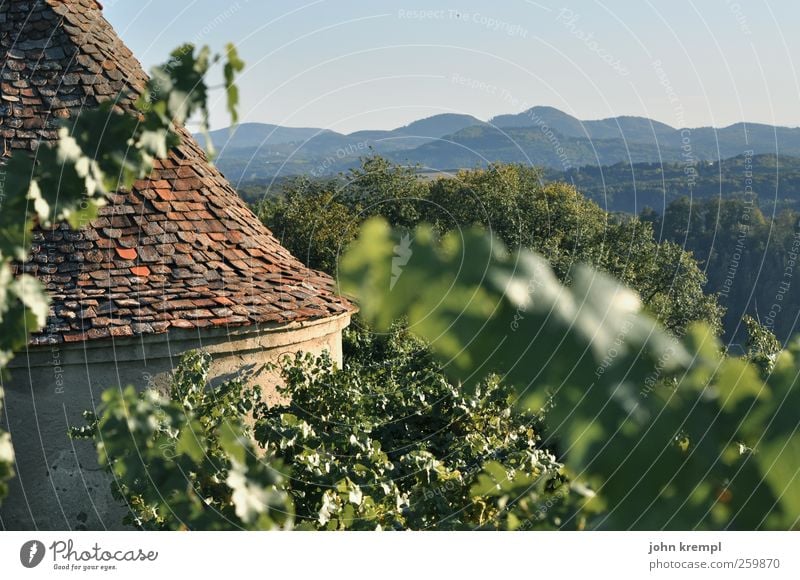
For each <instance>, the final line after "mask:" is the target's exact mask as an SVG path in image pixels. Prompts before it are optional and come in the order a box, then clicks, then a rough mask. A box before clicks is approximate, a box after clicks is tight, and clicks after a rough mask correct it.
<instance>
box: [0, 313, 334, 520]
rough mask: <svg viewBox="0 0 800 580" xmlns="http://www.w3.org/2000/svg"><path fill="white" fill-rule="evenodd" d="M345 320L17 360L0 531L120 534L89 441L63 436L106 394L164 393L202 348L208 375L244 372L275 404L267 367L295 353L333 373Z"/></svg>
mask: <svg viewBox="0 0 800 580" xmlns="http://www.w3.org/2000/svg"><path fill="white" fill-rule="evenodd" d="M349 321H350V316H349V314H346V315H340V316H338V317H334V318H327V319H324V320H321V321H312V322H305V323H298V324H294V325H288V326H283V327H265V326H261V327H247V328H242V329H237V330H235V331H234V330H232V331H230V332H229V331H226V330H225V329H219V328H217V329H212V330H207V329H206V330H203V331H177V330H173V331H171V332H169V333H166V334H160V335H142V336H137V337H132V338H125V339H117V340H114V341H109V340H96V341H88V342H81V343H76V344H69V345H67V344H59V345H55V346H53V347H48V346H38V347H35V348H30V349H29V350H28V351H27V352H21V353H19V354H18V355H17V357H16V358H15V360H14V362H13V364H12V367H11V368H10V373H11V378H10V380H6V381H5V383H4V385H3V386H4V389H5V395H6V396H5V408H4V413H3V415H4V416H3V417H1V418H0V423H2V424H3V425H4V427H6V428H7V429H8V431H9V432H10V433H11V437H12V441H13V443H14V448H15V451H16V457H17V466H16V471H17V477H16V478H14V479H13V480H12V481H11V493H10V494H9V496H8V497H7V498H6V500H5V502H4V503H3V506H2V508H0V529H7V530H31V529H43V530H75V529H119V528H121V520H122V516H123V515H124V511H125V508H124V506H120V505H118V504H117V503H116V502H115V501H114V500H113V498H112V497H111V494H110V491H109V480H108V478H107V476H106V475H105V473H104V472H103V471H101V470H100V468H99V466H98V465H97V460H96V452H95V449H94V446H93V444H92V443H91V442H89V441H73V440H71V439H69V438H68V436H67V431H68V429H69V427H71V426H80V425H83V424H84V419H83V417H82V412H83V411H84V410H86V409H93V408H94V407H95V406H96V405H97V404H99V402H100V394H101V393H102V391H104V390H105V389H107V388H109V387H112V386H117V385H129V384H130V385H134V386H136V387H137V388H138V389H144V388H147V387H154V388H163V387H164V386H165V385H166V384H167V383H168V380H169V375H170V372H171V370H172V369H173V368H174V367H175V365H176V363H177V361H178V360H179V358H180V355H181V354H182V353H184V352H186V351H187V350H191V349H203V350H205V351H206V352H209V353H210V354H211V355H212V357H213V363H212V367H211V376H212V377H214V378H215V380H217V381H219V380H224V379H227V378H232V377H233V376H234V375H235V374H236V373H238V372H245V373H247V376H248V382H249V383H250V384H259V385H261V386H262V387H264V388H265V397H266V399H267V400H268V401H269V402H273V403H274V402H275V401H276V400H277V397H276V394H275V391H274V386H275V385H276V383H277V377H276V376H275V375H274V373H271V372H269V371H267V370H266V369H265V368H264V366H265V364H266V363H270V362H277V360H278V359H279V358H280V356H281V355H284V354H287V353H294V352H297V351H305V352H314V353H320V352H322V351H323V350H328V351H329V352H330V353H331V354H332V356H333V358H334V360H336V361H337V362H338V364H340V365H341V359H342V345H341V331H342V329H343V328H345V327H346V326H347V325H348V324H349Z"/></svg>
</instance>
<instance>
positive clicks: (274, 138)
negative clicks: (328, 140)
mask: <svg viewBox="0 0 800 580" xmlns="http://www.w3.org/2000/svg"><path fill="white" fill-rule="evenodd" d="M320 134H330V135H331V136H334V135H335V136H338V137H344V135H341V134H339V133H334V132H333V131H327V130H325V129H314V128H311V127H281V126H280V125H269V124H266V123H242V124H241V125H238V126H237V127H236V128H235V130H234V131H231V130H230V129H219V130H217V131H211V140H212V142H213V143H214V147H215V148H216V149H217V151H221V150H222V149H225V148H228V149H241V148H250V147H262V146H264V145H277V144H280V143H296V142H302V141H305V140H307V139H310V138H312V137H314V136H315V135H320ZM201 142H202V140H201Z"/></svg>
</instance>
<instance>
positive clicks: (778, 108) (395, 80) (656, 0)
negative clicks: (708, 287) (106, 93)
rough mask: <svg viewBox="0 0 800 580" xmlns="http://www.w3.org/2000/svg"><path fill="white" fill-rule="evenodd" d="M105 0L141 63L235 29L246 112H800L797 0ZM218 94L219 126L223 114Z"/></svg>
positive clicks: (334, 115)
mask: <svg viewBox="0 0 800 580" xmlns="http://www.w3.org/2000/svg"><path fill="white" fill-rule="evenodd" d="M103 4H104V5H105V9H104V12H105V15H106V18H108V20H109V21H110V22H111V23H112V24H113V25H114V27H115V28H116V29H117V31H118V33H119V34H120V36H122V38H123V39H124V40H125V41H126V42H127V44H128V46H130V48H131V49H132V50H133V51H134V53H135V54H136V55H137V56H138V57H139V59H140V60H141V61H142V63H143V64H144V66H145V67H146V68H149V67H150V66H152V65H154V64H156V63H159V62H163V61H165V60H166V58H167V56H168V53H169V51H170V50H171V49H172V48H174V47H175V46H177V45H179V44H181V43H183V42H186V41H192V42H195V43H197V44H209V45H211V47H212V48H214V49H217V50H220V49H222V47H223V46H224V44H225V43H226V42H229V41H232V42H234V43H236V44H237V46H238V47H239V51H240V53H241V56H242V57H243V58H244V60H245V61H246V62H247V69H246V71H245V73H244V75H243V76H242V77H241V79H240V82H239V84H240V88H241V92H242V109H241V117H242V118H241V121H245V122H246V121H252V122H264V123H276V124H279V125H284V126H293V127H299V126H306V127H308V126H311V127H324V128H327V129H331V130H334V131H339V132H344V133H348V132H352V131H356V130H359V129H389V128H394V127H398V126H401V125H405V124H407V123H409V122H411V121H413V120H416V119H419V118H423V117H427V116H430V115H434V114H437V113H444V112H451V113H466V114H471V115H474V116H476V117H478V118H480V119H483V120H486V119H489V118H490V117H492V116H494V115H498V114H504V113H515V112H519V111H522V110H524V109H527V108H529V107H532V106H535V105H549V106H553V107H556V108H559V109H561V110H563V111H565V112H567V113H569V114H571V115H574V116H576V117H578V118H580V119H597V118H606V117H612V116H617V115H639V116H646V117H650V118H653V119H656V120H658V121H661V122H664V123H667V124H669V125H672V126H675V127H697V126H705V125H714V126H718V127H722V126H726V125H730V124H732V123H735V122H739V121H749V122H761V123H770V124H777V125H787V126H798V125H800V72H799V71H798V70H797V68H798V66H800V36H799V35H797V34H796V29H797V26H798V25H799V24H800V3H798V2H797V1H796V0H778V1H775V0H773V1H768V0H752V1H747V2H746V1H745V0H739V1H733V0H640V1H632V0H603V1H597V0H574V1H571V2H552V1H548V0H540V1H536V2H533V1H530V0H505V1H504V2H503V3H500V2H495V3H486V2H478V1H474V0H455V1H453V2H450V3H447V2H445V3H441V4H440V3H432V2H430V1H427V2H423V1H418V0H409V1H407V2H388V1H385V0H372V1H370V2H364V1H357V0H301V1H299V2H298V1H295V2H290V1H288V0H276V1H272V0H271V1H267V2H265V1H258V0H169V1H166V0H160V1H156V0H140V1H138V2H133V1H132V0H105V1H104V2H103ZM796 61H797V62H796ZM217 97H218V101H217V102H216V103H215V106H214V110H213V111H214V112H213V125H214V128H219V127H224V126H226V125H227V124H228V118H227V116H226V114H225V111H224V106H223V105H222V103H221V97H222V95H221V93H217Z"/></svg>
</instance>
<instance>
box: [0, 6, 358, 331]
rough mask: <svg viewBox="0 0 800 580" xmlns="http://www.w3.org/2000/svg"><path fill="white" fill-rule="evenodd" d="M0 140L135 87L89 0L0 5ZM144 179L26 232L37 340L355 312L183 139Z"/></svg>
mask: <svg viewBox="0 0 800 580" xmlns="http://www.w3.org/2000/svg"><path fill="white" fill-rule="evenodd" d="M0 57H2V64H3V66H2V69H0V137H2V139H3V140H4V145H5V147H6V148H10V149H24V150H29V151H34V150H35V149H36V147H37V144H38V142H39V141H41V140H52V139H55V137H56V131H55V129H56V127H57V121H58V120H60V119H65V118H69V117H73V116H75V115H76V114H77V113H78V112H79V110H80V108H81V107H93V106H97V105H98V104H99V103H100V102H101V101H103V100H108V99H117V102H118V104H119V105H120V106H121V107H122V109H123V110H131V107H132V105H131V101H130V99H129V98H128V97H124V96H121V94H120V93H121V91H132V92H133V93H135V92H136V91H138V90H140V89H141V87H142V86H143V85H144V83H145V82H146V80H147V77H146V75H145V73H144V72H143V71H142V68H141V66H140V64H139V62H138V61H137V60H136V59H135V57H134V56H133V54H132V53H131V52H130V50H129V49H128V48H127V47H126V46H125V45H124V44H123V43H122V41H121V40H120V39H119V38H118V37H117V35H116V33H115V32H114V31H113V29H112V28H111V25H110V24H109V23H108V22H107V21H106V20H105V19H104V18H103V16H102V14H101V12H100V10H99V8H98V7H97V4H96V2H95V0H14V1H12V2H2V3H0ZM181 136H182V138H183V143H182V145H181V146H180V147H178V148H176V149H175V150H173V151H171V152H170V155H169V157H168V158H167V159H164V160H162V161H159V162H157V163H156V165H155V168H154V170H153V173H152V174H151V175H150V176H149V178H148V179H144V180H141V181H138V182H137V183H136V184H135V185H134V187H133V188H132V190H131V191H121V192H117V194H115V195H113V196H112V198H111V200H110V201H111V202H110V203H109V205H107V206H106V207H104V208H103V209H102V210H101V212H100V215H99V216H98V218H97V219H96V220H95V221H94V222H92V223H91V224H90V225H89V226H88V227H87V228H85V229H84V230H82V231H80V232H72V231H70V230H69V228H68V227H67V226H66V225H65V224H60V225H58V226H56V227H54V228H52V229H48V230H46V231H41V230H39V231H37V232H35V235H34V240H33V241H34V243H33V246H32V250H33V252H32V255H31V259H30V260H29V262H27V263H25V264H22V265H21V266H20V268H19V269H20V270H22V271H25V272H28V273H31V274H34V275H36V276H37V277H38V278H39V279H40V280H41V281H42V282H43V283H44V284H45V285H46V287H47V289H48V291H49V292H50V293H51V296H52V298H53V305H52V308H51V312H50V317H49V319H48V326H47V328H46V329H45V330H44V331H42V332H41V333H39V334H37V335H35V336H33V337H32V342H33V343H34V344H52V343H56V342H61V341H67V342H69V341H83V340H91V339H99V338H107V337H110V336H113V337H120V336H131V335H135V334H150V333H161V332H166V331H168V330H169V329H170V328H204V327H207V326H212V325H214V326H231V325H252V324H258V323H278V324H281V323H288V322H296V321H303V320H311V319H316V318H324V317H329V316H334V315H337V314H342V313H347V312H351V311H352V310H353V307H352V305H351V304H349V303H348V302H347V301H345V300H343V299H342V298H340V297H339V296H337V295H336V294H335V292H334V284H333V281H332V280H331V278H330V277H328V276H327V275H325V274H322V273H320V272H315V271H313V270H310V269H308V268H307V267H305V266H304V265H303V264H302V263H301V262H300V261H299V260H297V259H296V258H295V257H294V256H292V255H291V254H290V253H289V252H288V251H287V250H286V249H285V248H283V247H282V246H281V245H280V243H279V242H278V240H277V239H276V238H275V237H274V236H273V235H272V233H271V232H270V231H269V230H268V229H267V228H266V227H264V226H263V225H262V224H261V222H260V221H259V220H258V219H257V218H256V216H255V215H253V213H252V212H251V211H250V209H249V208H248V207H247V205H246V204H245V203H244V202H243V201H242V200H241V199H240V198H239V196H238V195H237V194H236V192H235V191H234V190H233V188H232V187H231V186H230V184H229V183H228V182H227V181H226V180H225V178H224V177H223V176H222V175H221V174H220V173H219V171H218V170H217V169H215V168H214V167H212V166H211V165H209V164H208V163H207V162H206V160H205V154H204V152H203V151H202V149H201V148H200V146H199V145H198V144H197V143H196V142H195V141H194V140H193V138H192V137H191V135H190V134H189V133H188V132H187V131H185V130H181Z"/></svg>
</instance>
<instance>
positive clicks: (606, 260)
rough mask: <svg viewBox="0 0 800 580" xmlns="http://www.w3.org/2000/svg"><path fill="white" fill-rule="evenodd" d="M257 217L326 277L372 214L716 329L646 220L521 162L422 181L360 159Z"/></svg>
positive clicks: (265, 207) (689, 264) (663, 316)
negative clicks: (497, 245)
mask: <svg viewBox="0 0 800 580" xmlns="http://www.w3.org/2000/svg"><path fill="white" fill-rule="evenodd" d="M258 214H259V216H260V217H261V219H262V220H264V222H265V223H266V224H267V226H269V227H270V228H271V229H272V230H273V231H275V232H277V233H278V235H279V236H280V238H281V241H282V242H283V243H284V245H286V247H287V248H289V249H290V250H291V251H293V252H295V253H296V254H297V255H299V256H302V257H303V258H304V259H307V260H308V263H309V265H311V266H312V267H314V268H320V269H322V270H325V271H326V272H328V273H331V274H335V270H336V265H337V259H338V257H339V256H340V255H341V254H342V253H343V252H344V251H345V250H346V248H347V247H348V245H349V244H350V243H351V242H352V241H353V240H354V238H355V236H356V233H357V231H358V228H359V226H360V225H361V224H362V223H363V222H364V221H365V220H366V219H368V218H370V217H373V216H382V217H384V218H385V219H387V220H388V221H389V223H390V224H392V225H393V226H394V227H397V228H399V229H401V230H403V231H406V232H410V231H411V230H412V229H413V228H414V227H415V226H417V225H419V224H420V223H423V222H424V223H430V224H432V225H433V226H434V228H435V230H436V231H437V232H438V233H439V234H440V235H443V234H444V233H446V232H448V231H450V230H453V229H468V228H471V227H473V226H480V227H483V228H485V229H486V230H487V231H490V232H492V233H493V234H494V235H496V236H497V237H498V238H499V239H500V240H501V241H502V242H503V243H504V244H506V246H508V247H509V248H512V249H518V248H529V249H532V250H535V251H537V252H539V253H540V254H542V255H543V256H544V257H545V258H547V260H548V261H549V262H550V263H551V264H552V266H553V268H554V270H555V271H556V273H557V274H558V276H559V278H560V279H561V280H563V281H565V282H567V283H569V280H570V278H571V272H572V269H573V268H574V267H575V266H576V265H577V264H581V263H586V264H591V265H592V266H594V267H596V268H598V269H600V270H603V271H605V272H608V273H610V274H612V275H613V276H615V277H618V278H619V279H621V280H622V281H624V282H625V283H626V284H628V285H630V286H631V287H632V288H634V289H635V290H637V291H638V292H639V293H640V294H641V295H642V296H643V297H644V299H645V303H646V305H647V306H648V308H650V310H651V312H652V313H653V314H654V315H655V316H656V317H657V318H658V319H659V320H660V321H661V322H663V323H664V324H665V325H666V326H667V327H668V328H669V329H670V330H672V331H675V332H684V331H685V330H686V327H687V324H688V323H689V322H693V321H698V320H702V321H705V322H707V323H709V324H710V325H711V326H712V327H714V328H719V327H720V324H721V317H722V314H723V309H722V308H721V307H720V306H719V305H718V303H717V301H716V299H715V298H714V297H713V296H708V295H706V294H704V292H703V288H704V285H705V283H706V279H705V277H704V275H703V272H702V271H701V270H700V269H699V268H698V267H697V264H696V263H695V262H694V260H693V259H692V256H691V255H690V254H689V253H687V252H685V251H683V250H681V248H680V247H679V246H677V245H669V244H659V243H657V242H656V241H655V239H654V236H653V229H652V226H651V224H650V223H647V222H643V221H640V220H638V219H635V218H628V219H622V218H619V217H617V216H613V215H611V214H608V213H607V212H605V211H603V210H602V209H601V208H600V207H599V206H598V205H597V204H595V203H594V202H592V201H589V200H588V199H586V198H585V197H584V196H583V195H581V194H580V193H579V192H578V191H577V190H576V189H575V188H574V187H572V186H570V185H567V184H565V183H545V182H543V180H542V173H541V171H539V170H537V169H534V168H530V167H525V166H522V165H504V164H496V165H491V166H490V167H488V168H487V169H472V170H462V171H459V172H458V173H457V174H456V175H455V176H452V177H447V176H442V177H438V178H436V179H433V180H430V181H424V180H422V179H420V178H419V177H418V176H417V175H416V174H415V173H414V171H413V169H411V168H406V167H401V166H398V165H394V164H392V163H390V162H388V161H386V160H384V159H382V158H380V157H367V158H365V159H364V160H363V161H362V166H361V168H359V169H355V170H352V171H351V172H349V173H348V174H346V175H343V176H341V177H340V178H339V179H338V180H328V181H311V180H309V179H305V178H300V179H297V180H295V181H293V182H290V183H289V184H288V185H287V186H286V187H285V194H284V196H282V197H280V198H279V199H278V200H270V201H267V202H264V203H263V204H262V205H261V206H260V208H259V211H258Z"/></svg>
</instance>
